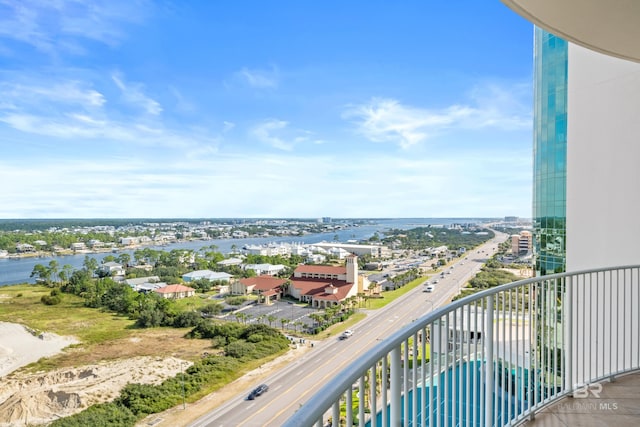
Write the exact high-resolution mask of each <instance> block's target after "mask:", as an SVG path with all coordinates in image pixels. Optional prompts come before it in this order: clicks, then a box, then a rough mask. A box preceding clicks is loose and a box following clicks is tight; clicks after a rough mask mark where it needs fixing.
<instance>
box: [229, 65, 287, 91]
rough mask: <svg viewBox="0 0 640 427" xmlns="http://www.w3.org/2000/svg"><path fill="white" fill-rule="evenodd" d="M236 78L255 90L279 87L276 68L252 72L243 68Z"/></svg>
mask: <svg viewBox="0 0 640 427" xmlns="http://www.w3.org/2000/svg"><path fill="white" fill-rule="evenodd" d="M236 76H237V78H239V79H240V80H241V81H243V82H245V83H246V84H248V85H249V86H251V87H254V88H259V89H267V88H275V87H277V86H278V70H277V68H275V67H274V68H272V69H271V70H251V69H249V68H246V67H243V68H242V69H241V70H240V71H238V72H237V73H236Z"/></svg>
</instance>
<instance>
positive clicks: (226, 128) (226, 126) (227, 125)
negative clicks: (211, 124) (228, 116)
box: [222, 120, 236, 133]
mask: <svg viewBox="0 0 640 427" xmlns="http://www.w3.org/2000/svg"><path fill="white" fill-rule="evenodd" d="M234 127H236V124H235V123H233V122H228V121H226V120H225V121H223V122H222V132H224V133H226V132H229V131H230V130H231V129H233V128H234Z"/></svg>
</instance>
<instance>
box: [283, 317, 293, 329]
mask: <svg viewBox="0 0 640 427" xmlns="http://www.w3.org/2000/svg"><path fill="white" fill-rule="evenodd" d="M290 321H291V320H289V319H287V318H286V317H283V318H282V319H280V324H281V325H282V329H284V325H286V324H287V323H289V322H290Z"/></svg>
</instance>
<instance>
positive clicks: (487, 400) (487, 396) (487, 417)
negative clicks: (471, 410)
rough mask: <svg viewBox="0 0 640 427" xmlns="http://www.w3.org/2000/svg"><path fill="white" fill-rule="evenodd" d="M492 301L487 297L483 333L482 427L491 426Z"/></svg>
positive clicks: (492, 387)
mask: <svg viewBox="0 0 640 427" xmlns="http://www.w3.org/2000/svg"><path fill="white" fill-rule="evenodd" d="M493 299H494V295H490V296H489V297H487V322H486V325H487V330H486V331H485V342H484V345H485V350H484V351H485V354H486V361H485V365H484V369H485V376H484V379H485V386H484V425H485V427H490V426H493V390H494V383H493V375H494V366H493V315H494V313H493Z"/></svg>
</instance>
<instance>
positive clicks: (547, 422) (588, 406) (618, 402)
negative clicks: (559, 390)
mask: <svg viewBox="0 0 640 427" xmlns="http://www.w3.org/2000/svg"><path fill="white" fill-rule="evenodd" d="M602 385H603V387H602V392H601V393H600V397H599V398H596V397H595V396H593V395H590V396H589V397H588V398H580V399H579V398H574V397H566V398H564V399H562V400H560V401H559V402H558V403H555V404H553V405H551V406H549V407H548V408H545V409H544V410H542V411H540V412H538V413H537V414H536V417H535V419H534V420H532V421H528V422H526V423H524V424H523V425H524V426H526V427H596V426H602V427H609V426H613V427H626V426H634V427H635V426H640V372H635V373H632V374H628V375H624V376H620V377H618V378H616V380H615V382H612V383H610V382H606V381H605V382H603V383H602Z"/></svg>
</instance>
